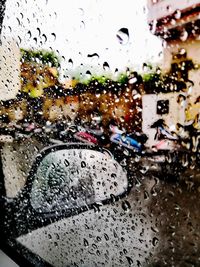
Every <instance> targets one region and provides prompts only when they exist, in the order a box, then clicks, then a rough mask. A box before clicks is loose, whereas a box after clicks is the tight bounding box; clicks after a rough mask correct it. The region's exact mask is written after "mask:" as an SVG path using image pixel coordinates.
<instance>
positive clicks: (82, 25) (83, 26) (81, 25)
mask: <svg viewBox="0 0 200 267" xmlns="http://www.w3.org/2000/svg"><path fill="white" fill-rule="evenodd" d="M80 29H85V22H84V21H83V20H82V21H81V24H80Z"/></svg>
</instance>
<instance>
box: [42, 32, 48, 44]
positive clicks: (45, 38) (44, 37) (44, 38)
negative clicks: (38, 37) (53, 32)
mask: <svg viewBox="0 0 200 267" xmlns="http://www.w3.org/2000/svg"><path fill="white" fill-rule="evenodd" d="M42 40H43V41H44V43H46V41H47V36H46V35H45V34H44V33H43V34H42Z"/></svg>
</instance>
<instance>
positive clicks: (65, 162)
mask: <svg viewBox="0 0 200 267" xmlns="http://www.w3.org/2000/svg"><path fill="white" fill-rule="evenodd" d="M64 164H65V166H66V167H68V166H69V165H70V164H69V161H68V160H67V159H65V160H64Z"/></svg>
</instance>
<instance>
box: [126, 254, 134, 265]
mask: <svg viewBox="0 0 200 267" xmlns="http://www.w3.org/2000/svg"><path fill="white" fill-rule="evenodd" d="M126 259H127V261H128V264H129V266H133V260H132V259H131V258H130V257H127V256H126Z"/></svg>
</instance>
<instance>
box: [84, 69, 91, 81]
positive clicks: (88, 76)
mask: <svg viewBox="0 0 200 267" xmlns="http://www.w3.org/2000/svg"><path fill="white" fill-rule="evenodd" d="M85 74H86V75H87V78H88V79H89V78H90V77H91V76H92V73H91V72H90V71H89V70H87V71H86V73H85Z"/></svg>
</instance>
